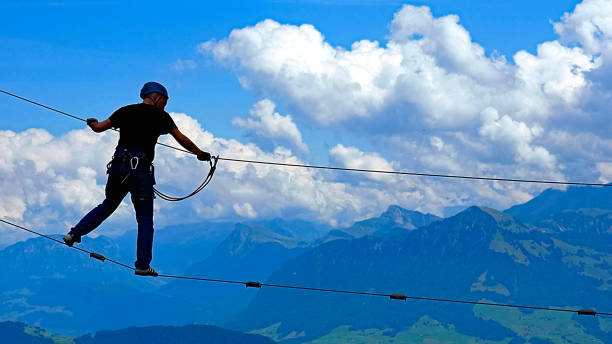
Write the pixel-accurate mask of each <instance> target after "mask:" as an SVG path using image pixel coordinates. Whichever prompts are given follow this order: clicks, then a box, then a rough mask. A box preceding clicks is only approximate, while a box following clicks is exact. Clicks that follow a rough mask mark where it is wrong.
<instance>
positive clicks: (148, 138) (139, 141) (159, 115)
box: [110, 103, 176, 161]
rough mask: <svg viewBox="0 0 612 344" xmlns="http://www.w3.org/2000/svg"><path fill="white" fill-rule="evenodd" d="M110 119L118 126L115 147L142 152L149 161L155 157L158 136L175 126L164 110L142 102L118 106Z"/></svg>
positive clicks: (115, 126) (168, 131)
mask: <svg viewBox="0 0 612 344" xmlns="http://www.w3.org/2000/svg"><path fill="white" fill-rule="evenodd" d="M110 121H111V124H112V126H113V127H114V128H119V132H120V133H119V144H118V145H117V147H122V148H128V149H133V150H135V151H137V152H142V153H144V154H146V156H147V158H148V159H150V160H151V161H153V158H154V157H155V144H156V143H157V139H158V138H159V136H160V135H165V134H168V133H170V131H172V129H174V128H176V124H174V121H173V120H172V117H170V115H169V114H168V113H167V112H166V111H164V110H162V109H159V108H157V107H155V106H153V105H149V104H144V103H140V104H133V105H127V106H124V107H122V108H120V109H119V110H117V111H115V112H114V113H113V114H112V115H111V116H110Z"/></svg>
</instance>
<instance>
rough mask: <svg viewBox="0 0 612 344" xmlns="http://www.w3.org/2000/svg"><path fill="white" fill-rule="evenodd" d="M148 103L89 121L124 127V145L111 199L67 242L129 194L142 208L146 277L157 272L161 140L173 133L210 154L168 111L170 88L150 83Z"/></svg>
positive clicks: (145, 90) (140, 257)
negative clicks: (156, 167) (155, 236)
mask: <svg viewBox="0 0 612 344" xmlns="http://www.w3.org/2000/svg"><path fill="white" fill-rule="evenodd" d="M140 98H142V100H143V101H142V103H138V104H133V105H127V106H124V107H122V108H120V109H119V110H117V111H115V112H114V113H113V114H112V115H111V116H110V117H109V118H108V119H106V120H104V121H102V122H98V121H97V120H96V119H95V118H89V119H87V125H88V126H89V127H90V128H91V129H92V130H93V131H95V132H97V133H101V132H103V131H106V130H108V129H110V128H118V129H119V130H120V134H119V143H118V144H117V148H116V150H115V154H114V155H113V159H112V161H111V162H110V163H109V164H108V166H107V168H108V169H107V174H108V181H107V183H106V191H105V193H106V199H105V200H104V201H103V202H102V203H101V204H100V205H98V206H97V207H96V208H94V209H93V210H92V211H90V212H89V213H88V214H87V215H85V217H83V219H81V221H80V222H79V223H78V224H77V225H76V226H74V227H73V228H71V229H70V232H68V234H66V235H65V236H64V242H65V243H66V245H68V246H72V245H73V244H74V243H75V242H79V243H80V242H81V237H82V236H84V235H87V234H88V233H90V232H91V231H93V230H94V229H95V228H97V227H98V226H99V225H100V224H101V223H102V222H103V221H104V220H106V218H108V217H109V216H110V215H111V214H112V213H113V212H114V211H115V209H117V207H118V206H119V204H121V201H122V200H123V198H124V197H125V196H126V195H127V193H128V192H129V193H130V194H131V196H132V203H133V204H134V210H135V211H136V221H137V222H138V240H137V250H136V262H135V263H134V265H135V267H136V269H135V271H134V273H135V274H136V275H141V276H157V272H156V271H155V270H154V269H153V268H151V266H150V263H151V259H152V250H153V198H154V196H153V185H154V184H155V177H154V174H153V165H152V163H153V158H154V157H155V144H156V143H157V139H158V137H159V136H160V135H165V134H171V135H172V136H173V137H174V138H175V139H176V141H177V142H178V143H180V144H181V146H183V147H184V148H185V149H187V150H189V151H190V152H192V153H194V154H196V155H197V157H198V160H201V161H209V160H210V158H211V156H210V154H209V153H208V152H204V151H202V150H201V149H199V148H198V147H197V146H196V145H195V144H194V143H193V142H192V141H191V140H190V139H189V138H188V137H187V136H185V135H183V133H181V132H180V131H179V129H178V128H177V127H176V124H174V121H173V120H172V118H171V117H170V115H169V114H168V113H167V112H166V111H164V109H165V107H166V103H167V102H168V91H167V90H166V88H165V87H164V86H162V85H161V84H159V83H157V82H147V83H146V84H144V86H143V87H142V90H141V91H140Z"/></svg>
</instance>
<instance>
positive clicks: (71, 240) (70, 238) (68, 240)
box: [64, 233, 81, 247]
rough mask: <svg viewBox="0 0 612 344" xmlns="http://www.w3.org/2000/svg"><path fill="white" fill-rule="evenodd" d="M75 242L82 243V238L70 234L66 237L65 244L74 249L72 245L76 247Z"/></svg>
mask: <svg viewBox="0 0 612 344" xmlns="http://www.w3.org/2000/svg"><path fill="white" fill-rule="evenodd" d="M75 242H81V237H80V236H76V235H74V234H72V233H68V234H66V235H64V244H66V245H68V246H70V247H72V245H74V243H75Z"/></svg>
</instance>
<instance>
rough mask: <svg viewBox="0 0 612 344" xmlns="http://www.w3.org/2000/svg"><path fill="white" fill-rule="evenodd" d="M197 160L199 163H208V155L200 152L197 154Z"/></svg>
mask: <svg viewBox="0 0 612 344" xmlns="http://www.w3.org/2000/svg"><path fill="white" fill-rule="evenodd" d="M198 160H200V161H210V153H208V152H202V153H200V154H198Z"/></svg>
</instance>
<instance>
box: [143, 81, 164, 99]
mask: <svg viewBox="0 0 612 344" xmlns="http://www.w3.org/2000/svg"><path fill="white" fill-rule="evenodd" d="M154 92H157V93H159V94H161V95H162V96H164V97H168V90H166V88H165V87H164V86H163V85H162V84H160V83H159V82H155V81H149V82H147V83H145V84H144V85H143V86H142V89H141V90H140V98H142V99H145V98H146V97H147V96H148V95H149V94H151V93H154Z"/></svg>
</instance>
